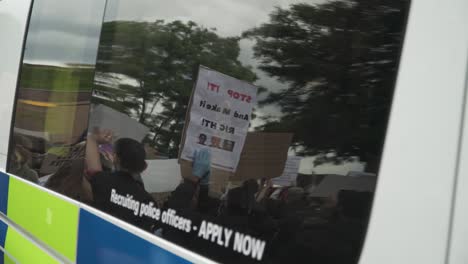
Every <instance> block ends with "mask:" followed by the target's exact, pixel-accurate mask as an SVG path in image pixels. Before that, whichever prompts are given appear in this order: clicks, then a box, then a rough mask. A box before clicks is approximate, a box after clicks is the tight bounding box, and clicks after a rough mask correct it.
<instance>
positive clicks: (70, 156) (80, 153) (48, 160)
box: [40, 142, 86, 175]
mask: <svg viewBox="0 0 468 264" xmlns="http://www.w3.org/2000/svg"><path fill="white" fill-rule="evenodd" d="M85 149H86V145H85V143H84V142H82V143H80V144H76V145H72V146H59V147H52V148H50V149H49V150H48V152H47V153H46V155H45V158H44V161H43V162H42V166H41V169H40V174H41V175H45V174H51V173H55V172H56V171H57V170H58V168H60V167H61V166H62V165H63V164H64V163H66V162H72V161H74V160H77V159H84V156H85Z"/></svg>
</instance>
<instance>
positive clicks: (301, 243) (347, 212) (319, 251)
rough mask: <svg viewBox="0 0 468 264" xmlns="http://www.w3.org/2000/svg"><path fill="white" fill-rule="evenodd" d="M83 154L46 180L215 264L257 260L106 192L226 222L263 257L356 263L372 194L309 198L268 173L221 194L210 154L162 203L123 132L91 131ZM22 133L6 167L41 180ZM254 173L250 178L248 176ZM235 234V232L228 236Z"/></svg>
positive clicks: (138, 151) (201, 156) (202, 153)
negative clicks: (259, 244) (260, 244)
mask: <svg viewBox="0 0 468 264" xmlns="http://www.w3.org/2000/svg"><path fill="white" fill-rule="evenodd" d="M84 141H85V142H86V151H85V153H84V154H83V155H84V156H83V157H82V158H81V159H74V160H73V161H70V162H65V163H64V164H63V165H62V166H61V167H60V168H59V169H58V170H57V171H56V172H55V173H53V174H52V175H49V176H48V178H47V181H46V182H45V184H44V185H45V186H46V187H48V188H50V189H52V190H54V191H57V192H59V193H61V194H64V195H67V196H69V197H71V198H74V199H77V200H80V201H83V202H85V203H88V204H90V205H91V206H94V207H96V208H98V209H100V210H102V211H104V212H106V213H108V214H110V215H112V216H115V217H117V218H120V219H121V220H124V221H126V222H128V223H130V224H133V225H135V226H138V227H140V228H142V229H144V230H146V231H148V232H151V233H153V234H155V235H158V236H161V237H163V238H164V239H167V240H169V241H171V242H173V243H175V244H178V245H180V246H182V247H184V248H187V249H189V250H192V251H194V252H197V253H200V254H201V255H204V256H207V257H209V258H211V259H214V260H216V261H219V262H221V263H256V262H258V260H255V259H253V258H250V257H246V256H244V255H242V254H240V253H238V252H236V251H234V250H233V249H232V247H224V246H219V245H217V244H216V243H212V242H211V241H209V240H205V239H203V238H201V237H199V236H198V233H197V232H188V233H187V232H186V231H184V230H180V229H177V228H174V227H172V226H170V225H167V224H163V223H162V222H161V221H154V220H152V219H150V218H145V217H141V216H140V215H138V214H135V213H134V212H133V211H131V210H128V209H127V208H123V207H121V206H119V205H117V204H115V203H112V201H111V200H110V199H109V197H110V196H111V195H112V192H113V191H114V192H116V193H120V194H124V195H127V196H131V197H132V198H133V199H135V200H137V201H139V202H141V203H151V202H153V203H154V204H155V205H159V206H160V209H161V210H166V209H169V208H170V209H173V210H175V211H176V212H177V215H179V216H182V217H184V218H186V219H190V220H191V221H192V223H193V225H195V226H199V225H200V223H201V222H202V221H203V220H205V221H209V222H211V223H215V224H217V225H219V226H222V227H224V228H230V229H232V230H234V231H237V232H241V233H243V234H249V235H250V236H252V237H255V238H257V239H260V240H263V241H266V247H265V252H264V254H263V260H262V263H320V264H326V263H337V264H338V263H340V264H343V263H355V262H356V260H357V259H358V257H359V253H360V249H361V246H362V243H363V239H364V235H365V230H366V225H367V221H368V214H369V211H370V206H371V200H372V193H370V192H355V191H345V190H342V191H339V192H338V193H336V194H335V195H332V196H330V197H328V198H316V197H310V196H309V195H308V192H307V191H306V190H307V189H308V187H306V186H302V187H298V186H293V187H278V186H274V185H273V184H272V183H271V181H270V180H268V179H261V180H258V179H250V180H246V181H244V182H242V183H241V184H240V185H238V186H237V187H234V188H227V190H226V191H225V193H224V194H223V195H218V196H214V195H212V194H211V193H210V183H211V152H210V151H209V149H208V148H200V149H199V150H198V151H196V152H195V153H194V161H193V164H192V173H191V175H189V176H186V177H185V178H184V179H183V181H182V182H181V183H180V184H179V185H178V186H177V188H176V189H175V190H174V191H172V193H171V194H170V196H169V197H168V199H167V200H165V201H164V202H163V203H161V202H159V203H157V201H154V199H153V196H152V195H151V194H149V193H148V192H147V191H146V190H145V186H144V182H143V180H142V176H141V173H142V172H143V171H144V170H145V169H146V167H147V164H146V161H145V160H146V152H145V147H144V146H143V144H141V143H140V142H138V141H136V140H133V139H129V138H121V139H118V140H116V141H115V142H114V140H113V136H112V131H106V130H99V129H94V130H93V131H92V133H90V134H89V135H87V136H84V137H83V138H82V139H81V141H80V142H78V143H76V144H83V143H84ZM27 144H28V143H27V142H26V140H25V139H24V138H21V137H16V138H15V141H14V143H13V149H14V157H13V158H12V160H11V162H12V163H11V165H10V168H11V171H12V172H13V173H14V174H16V175H18V176H22V177H24V178H25V179H27V180H30V181H32V182H36V183H37V182H39V180H38V179H39V176H40V175H38V172H37V171H35V170H34V169H32V168H31V167H32V164H31V160H32V158H31V157H32V153H28V151H27V150H26V149H25V145H27ZM253 178H254V177H253ZM231 239H233V238H231Z"/></svg>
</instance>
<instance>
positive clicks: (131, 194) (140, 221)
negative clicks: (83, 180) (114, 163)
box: [90, 171, 156, 231]
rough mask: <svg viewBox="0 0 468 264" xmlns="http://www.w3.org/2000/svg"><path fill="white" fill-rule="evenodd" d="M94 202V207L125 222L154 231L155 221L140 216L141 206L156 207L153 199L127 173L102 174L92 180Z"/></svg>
mask: <svg viewBox="0 0 468 264" xmlns="http://www.w3.org/2000/svg"><path fill="white" fill-rule="evenodd" d="M90 183H91V186H92V189H93V197H94V202H93V206H94V207H96V208H97V209H99V210H102V211H104V212H106V213H108V214H110V215H112V216H115V217H117V218H119V219H121V220H123V221H126V222H128V223H130V224H133V225H135V226H138V227H140V228H142V229H144V230H147V231H152V229H153V226H154V224H155V220H153V219H152V218H150V217H148V216H145V215H142V216H140V207H141V204H143V203H144V204H147V205H148V204H150V203H152V205H153V206H156V203H155V202H154V200H153V198H152V197H151V195H150V194H149V193H147V192H146V191H145V189H144V188H143V186H142V185H141V183H139V182H137V181H135V180H134V179H133V178H132V175H131V174H130V173H127V172H123V171H118V172H113V173H109V172H100V173H97V174H96V175H94V176H93V177H92V178H91V180H90Z"/></svg>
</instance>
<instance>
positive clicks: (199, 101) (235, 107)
mask: <svg viewBox="0 0 468 264" xmlns="http://www.w3.org/2000/svg"><path fill="white" fill-rule="evenodd" d="M256 102H257V87H256V86H254V85H252V84H250V83H247V82H244V81H241V80H238V79H235V78H233V77H230V76H227V75H225V74H222V73H219V72H216V71H214V70H211V69H208V68H205V67H200V69H199V72H198V78H197V83H196V85H195V90H194V92H193V95H192V101H191V108H190V116H189V122H188V124H187V127H186V130H185V140H184V146H183V148H182V152H181V156H180V157H181V159H184V160H188V161H191V160H192V158H193V153H194V151H195V150H197V149H202V148H210V149H211V153H212V166H213V167H214V168H217V169H221V170H225V171H230V172H235V171H236V168H237V165H238V163H239V159H240V154H241V152H242V149H243V147H244V141H245V137H246V135H247V131H248V129H249V124H250V119H251V114H252V110H253V108H254V106H255V104H256Z"/></svg>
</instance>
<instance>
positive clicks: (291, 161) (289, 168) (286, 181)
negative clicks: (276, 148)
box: [272, 156, 302, 186]
mask: <svg viewBox="0 0 468 264" xmlns="http://www.w3.org/2000/svg"><path fill="white" fill-rule="evenodd" d="M301 160H302V157H297V156H289V157H288V159H287V160H286V164H285V166H284V171H283V174H282V175H281V176H279V177H277V178H274V179H272V182H273V184H276V185H281V186H290V185H292V184H293V183H294V182H295V181H296V179H297V174H298V173H299V166H300V165H301Z"/></svg>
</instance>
